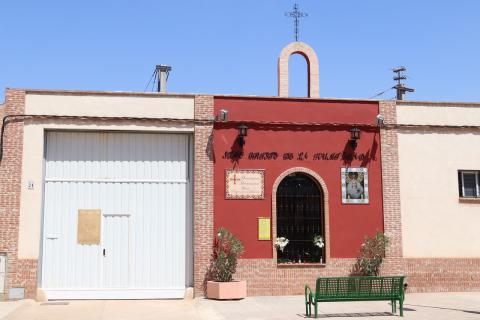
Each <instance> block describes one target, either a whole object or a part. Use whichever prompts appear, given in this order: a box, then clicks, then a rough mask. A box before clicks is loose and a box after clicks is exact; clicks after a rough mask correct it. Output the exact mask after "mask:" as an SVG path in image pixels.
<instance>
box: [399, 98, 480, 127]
mask: <svg viewBox="0 0 480 320" xmlns="http://www.w3.org/2000/svg"><path fill="white" fill-rule="evenodd" d="M397 122H398V123H399V124H416V125H427V124H428V125H453V126H478V125H480V104H477V105H468V104H465V105H463V106H462V105H459V104H447V103H445V104H441V103H438V104H435V105H410V104H400V105H397Z"/></svg>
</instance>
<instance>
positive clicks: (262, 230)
mask: <svg viewBox="0 0 480 320" xmlns="http://www.w3.org/2000/svg"><path fill="white" fill-rule="evenodd" d="M270 239H271V237H270V218H268V217H259V218H258V240H270Z"/></svg>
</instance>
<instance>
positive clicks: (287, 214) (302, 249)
mask: <svg viewBox="0 0 480 320" xmlns="http://www.w3.org/2000/svg"><path fill="white" fill-rule="evenodd" d="M324 230H325V228H324V213H323V194H322V192H321V189H320V187H319V186H318V185H317V183H316V182H315V181H314V180H313V179H312V178H310V177H309V176H307V175H306V174H301V173H294V174H291V175H289V176H287V177H285V179H284V180H282V182H281V183H280V185H279V186H278V189H277V237H285V238H287V239H288V241H289V242H288V245H287V246H286V247H285V248H284V250H283V252H282V251H280V250H278V256H277V257H278V262H279V263H293V262H295V263H320V262H325V245H324V246H323V247H322V248H320V247H319V246H316V245H314V242H313V239H314V237H315V236H321V237H322V238H323V243H324V244H325V232H324Z"/></svg>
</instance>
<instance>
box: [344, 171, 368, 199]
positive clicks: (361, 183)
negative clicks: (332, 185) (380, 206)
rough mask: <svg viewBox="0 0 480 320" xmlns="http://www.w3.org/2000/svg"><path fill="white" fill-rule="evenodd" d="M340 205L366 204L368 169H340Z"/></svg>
mask: <svg viewBox="0 0 480 320" xmlns="http://www.w3.org/2000/svg"><path fill="white" fill-rule="evenodd" d="M341 179H342V203H345V204H367V203H368V200H369V196H368V169H367V168H342V177H341Z"/></svg>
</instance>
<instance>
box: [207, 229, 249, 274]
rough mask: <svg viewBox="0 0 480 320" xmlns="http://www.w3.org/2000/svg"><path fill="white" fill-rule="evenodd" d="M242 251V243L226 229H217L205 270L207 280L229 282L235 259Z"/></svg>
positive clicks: (234, 269)
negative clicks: (208, 265) (207, 266)
mask: <svg viewBox="0 0 480 320" xmlns="http://www.w3.org/2000/svg"><path fill="white" fill-rule="evenodd" d="M242 252H243V244H242V243H241V242H240V240H238V239H237V238H236V237H235V236H234V235H233V234H231V233H230V231H228V230H227V229H224V228H220V229H218V233H217V237H216V238H215V243H214V245H213V252H212V256H211V259H210V267H209V269H208V272H207V280H213V281H218V282H230V281H232V279H233V274H234V273H235V271H236V269H237V259H238V257H239V256H240V255H241V254H242Z"/></svg>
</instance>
